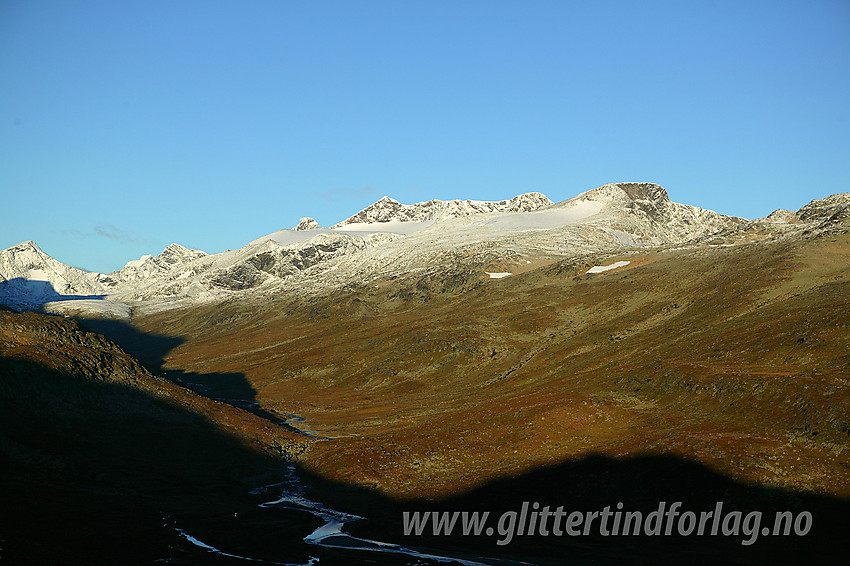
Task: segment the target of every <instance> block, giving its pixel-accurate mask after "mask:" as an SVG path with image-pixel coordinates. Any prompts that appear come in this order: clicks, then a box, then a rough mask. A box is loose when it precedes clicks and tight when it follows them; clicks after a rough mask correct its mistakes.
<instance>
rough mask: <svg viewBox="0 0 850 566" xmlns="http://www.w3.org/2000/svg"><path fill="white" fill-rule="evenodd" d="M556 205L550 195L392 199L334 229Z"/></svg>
mask: <svg viewBox="0 0 850 566" xmlns="http://www.w3.org/2000/svg"><path fill="white" fill-rule="evenodd" d="M550 204H552V201H551V200H549V198H548V197H547V196H546V195H543V194H541V193H525V194H522V195H519V196H515V197H514V198H512V199H510V200H501V201H480V200H429V201H427V202H418V203H416V204H401V203H400V202H398V201H397V200H394V199H391V198H390V197H386V196H385V197H383V198H381V200H379V201H378V202H376V203H375V204H372V205H369V206H367V207H366V208H364V209H363V210H361V211H360V212H358V213H357V214H355V215H354V216H351V217H350V218H348V219H347V220H343V221H342V222H340V223H339V224H336V225H334V226H333V227H334V228H341V227H343V226H345V225H347V224H363V223H366V224H372V223H375V222H392V221H396V222H424V221H427V220H442V219H446V218H457V217H459V216H469V215H471V214H482V213H487V212H529V211H532V210H536V209H538V208H541V207H544V206H547V205H550Z"/></svg>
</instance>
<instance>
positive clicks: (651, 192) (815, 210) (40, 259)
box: [0, 183, 850, 317]
mask: <svg viewBox="0 0 850 566" xmlns="http://www.w3.org/2000/svg"><path fill="white" fill-rule="evenodd" d="M847 224H850V193H842V194H837V195H833V196H830V197H827V198H825V199H819V200H815V201H812V202H811V203H809V204H807V205H806V206H805V207H803V208H802V209H800V210H799V211H798V212H796V213H793V212H788V211H777V212H775V213H773V214H771V215H770V216H769V217H767V218H765V219H759V220H755V221H747V220H744V219H742V218H735V217H730V216H724V215H722V214H718V213H716V212H713V211H710V210H704V209H701V208H698V207H694V206H689V205H685V204H679V203H675V202H673V201H671V200H670V199H669V197H668V195H667V192H666V191H665V190H664V188H663V187H661V186H659V185H655V184H653V183H612V184H608V185H603V186H601V187H598V188H595V189H592V190H589V191H586V192H584V193H581V194H579V195H578V196H576V197H573V198H571V199H568V200H565V201H562V202H559V203H557V204H553V203H552V201H550V200H549V199H548V198H547V197H545V196H544V195H542V194H540V193H526V194H523V195H519V196H517V197H514V198H513V199H510V200H503V201H494V202H487V201H470V200H452V201H439V200H431V201H427V202H424V203H417V204H413V205H404V204H401V203H399V202H398V201H395V200H393V199H390V198H388V197H384V198H382V199H380V200H379V201H377V202H376V203H374V204H372V205H370V206H369V207H367V208H365V209H364V210H362V211H360V212H359V213H357V214H355V215H353V216H351V217H350V218H348V219H347V220H345V221H343V222H340V223H339V224H336V225H334V226H333V227H331V228H322V227H320V226H319V225H318V223H317V222H316V221H315V220H313V219H312V218H309V217H305V218H302V219H301V222H299V224H298V225H297V226H296V227H295V228H292V229H285V230H279V231H277V232H273V233H271V234H268V235H266V236H263V237H260V238H257V239H256V240H253V241H251V242H249V243H248V244H246V245H244V246H243V247H241V248H239V249H236V250H229V251H226V252H222V253H219V254H207V253H205V252H202V251H199V250H193V249H189V248H186V247H183V246H181V245H179V244H171V245H169V246H168V247H167V248H165V250H163V251H162V253H160V254H158V255H156V256H154V255H145V256H142V257H141V258H139V259H137V260H133V261H130V262H128V263H127V264H126V265H125V266H124V267H123V268H121V269H119V270H117V271H114V272H112V273H109V274H100V273H89V272H86V271H83V270H81V269H77V268H74V267H70V266H68V265H65V264H63V263H61V262H60V261H58V260H56V259H54V258H52V257H50V256H49V255H47V254H46V253H44V252H43V251H42V250H41V249H40V248H39V247H38V246H37V245H36V244H35V242H32V241H29V242H23V243H21V244H18V245H17V246H13V247H11V248H8V249H6V250H2V251H0V304H5V305H7V306H11V307H12V308H15V309H18V310H29V309H36V308H44V309H45V310H48V311H51V312H80V311H83V312H87V313H90V314H93V315H97V316H116V317H126V316H129V315H130V313H131V307H132V308H133V309H137V310H139V309H140V310H142V311H147V310H158V309H163V308H171V307H175V306H181V305H185V304H191V303H196V302H205V301H215V300H221V299H223V298H227V297H231V296H234V295H239V294H242V293H260V294H279V293H292V294H305V293H306V294H311V293H321V292H325V291H328V290H331V289H335V288H340V287H342V286H345V285H350V284H355V285H358V284H363V283H366V282H368V281H372V280H377V279H382V278H389V277H391V276H393V275H401V274H404V273H411V272H422V273H430V272H435V273H437V272H440V271H445V270H447V269H450V268H452V267H451V266H457V265H459V264H462V265H466V266H476V268H477V269H479V270H480V271H479V273H481V277H482V279H485V278H487V277H488V276H492V275H491V274H493V273H495V274H499V275H501V274H503V273H512V272H514V271H513V268H514V267H516V266H513V265H512V264H510V263H509V262H508V260H510V259H511V258H513V259H514V260H516V261H517V263H518V264H524V263H525V261H520V259H522V258H525V257H549V258H552V259H557V258H563V257H575V256H580V255H585V254H590V253H599V252H610V253H612V254H615V253H618V252H621V251H624V250H626V249H631V248H639V247H642V246H643V247H645V246H657V245H670V244H672V245H681V244H684V243H687V242H697V243H699V242H706V241H707V240H706V239H709V240H708V241H709V242H710V243H711V245H719V244H718V243H717V241H716V238H717V237H721V236H722V237H724V238H727V239H730V238H731V235H733V234H735V233H737V232H739V231H741V230H746V229H747V228H748V227H751V226H754V225H759V226H765V227H767V229H768V230H770V231H771V232H772V233H775V234H780V235H781V234H786V235H787V234H791V235H793V234H797V233H807V232H811V231H813V230H832V229H836V226H837V227H838V229H846V227H847ZM715 235H720V236H715ZM711 238H714V240H712V239H711ZM729 241H731V240H729ZM723 242H726V243H723V245H728V241H727V240H723ZM506 262H507V263H506ZM479 266H480V267H479Z"/></svg>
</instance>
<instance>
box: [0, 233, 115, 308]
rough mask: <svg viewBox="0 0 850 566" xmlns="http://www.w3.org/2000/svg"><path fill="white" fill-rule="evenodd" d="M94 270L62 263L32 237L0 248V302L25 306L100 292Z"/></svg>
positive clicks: (16, 306)
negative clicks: (14, 244) (5, 247)
mask: <svg viewBox="0 0 850 566" xmlns="http://www.w3.org/2000/svg"><path fill="white" fill-rule="evenodd" d="M97 275H98V274H96V273H88V272H86V271H83V270H82V269H77V268H76V267H71V266H69V265H65V264H64V263H62V262H60V261H58V260H56V259H54V258H52V257H50V256H49V255H47V254H46V253H44V251H43V250H42V249H41V248H40V247H39V246H38V244H36V243H35V242H34V241H32V240H27V241H26V242H22V243H20V244H18V245H16V246H12V247H11V248H8V249H5V250H2V251H0V303H2V304H5V305H7V306H10V307H13V308H17V309H28V308H33V307H35V306H39V305H42V304H44V303H45V302H48V301H53V300H59V299H62V298H67V297H72V296H80V297H82V296H90V295H97V294H99V293H100V292H101V288H100V285H99V284H98V283H97Z"/></svg>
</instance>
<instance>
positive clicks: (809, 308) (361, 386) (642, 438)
mask: <svg viewBox="0 0 850 566" xmlns="http://www.w3.org/2000/svg"><path fill="white" fill-rule="evenodd" d="M618 259H629V260H631V261H632V264H631V265H629V266H628V267H626V268H621V269H618V270H615V271H611V272H607V273H603V274H598V275H585V274H584V272H585V271H586V269H587V267H589V265H583V264H570V263H565V264H552V265H549V266H544V267H541V268H539V269H536V270H533V271H530V272H528V273H524V274H521V275H515V276H513V277H508V278H505V279H501V280H486V279H484V277H486V276H483V274H476V273H475V272H460V273H449V274H447V275H446V277H445V278H442V279H440V278H436V279H435V278H433V277H430V278H428V279H419V280H417V279H416V278H414V277H413V276H411V277H407V278H399V279H396V280H392V281H385V282H383V283H381V284H380V285H377V286H374V285H373V286H370V287H369V288H360V289H356V290H351V291H346V292H344V293H340V294H338V295H336V296H332V297H327V298H323V299H316V300H314V301H312V302H310V303H301V304H298V303H293V302H290V301H288V300H287V299H286V298H285V297H281V298H280V299H279V300H276V301H271V302H269V301H262V302H260V301H258V302H255V303H250V302H242V303H238V304H237V303H231V304H225V305H217V306H205V307H199V308H195V309H191V310H181V311H169V312H164V313H159V314H156V315H153V316H150V317H148V318H145V319H142V320H139V321H137V325H138V327H139V328H140V329H142V330H144V331H146V332H151V333H156V334H162V335H169V336H180V337H181V338H183V339H185V342H183V343H182V344H181V345H179V346H178V347H177V348H175V349H174V350H173V351H171V352H170V353H169V354H167V355H166V357H165V360H166V366H165V367H166V368H171V369H179V370H183V371H186V372H193V373H194V374H198V375H202V374H209V373H212V372H217V373H222V374H224V373H229V372H239V373H241V374H244V376H245V379H247V381H248V382H249V383H250V385H251V387H252V388H253V389H254V390H256V392H257V399H258V400H259V401H260V402H261V403H262V405H263V407H264V408H266V409H268V410H273V411H278V412H281V413H297V414H300V415H303V416H305V417H307V419H308V421H307V422H308V423H309V425H310V426H311V427H312V428H314V429H316V430H319V431H321V432H324V433H325V434H326V435H327V436H334V437H336V438H334V439H333V440H328V441H323V442H318V443H316V444H314V445H313V446H312V447H311V448H310V450H309V451H308V452H307V453H306V455H305V457H304V460H303V461H304V463H305V465H307V466H308V467H309V468H310V469H312V470H314V471H316V472H317V473H319V474H321V475H323V476H325V477H329V478H332V479H336V480H340V481H344V482H349V483H355V484H360V485H369V486H375V487H377V488H378V489H380V490H381V491H384V492H385V493H388V494H390V495H393V496H398V497H411V496H433V497H444V496H448V495H450V494H453V493H457V492H458V491H462V490H466V489H471V488H473V487H474V486H477V485H480V484H482V483H484V482H486V481H488V480H491V479H493V478H495V477H500V476H510V475H513V474H516V473H519V472H522V471H527V470H529V469H531V468H533V467H536V466H539V465H541V464H545V463H555V462H560V461H564V460H568V459H575V458H580V457H582V456H585V455H587V454H591V453H604V454H607V455H610V456H614V457H624V456H627V455H637V454H655V453H672V454H677V455H681V456H684V457H686V458H689V459H693V460H696V461H699V462H701V463H703V464H705V465H707V466H709V467H710V468H712V469H715V470H717V471H720V472H722V473H724V474H727V475H729V476H731V477H733V478H736V479H738V480H741V481H750V482H755V483H759V484H763V485H774V486H783V487H788V488H794V489H801V490H809V491H816V492H823V493H829V494H834V495H842V496H848V495H850V481H848V461H850V457H849V456H850V452H848V447H850V436H848V426H850V417H848V413H850V411H848V408H850V389H848V387H847V385H848V377H850V355H848V352H850V308H848V307H850V235H848V234H846V233H844V234H840V233H839V234H833V235H829V236H824V237H820V238H816V239H810V240H803V241H798V242H768V243H759V244H751V245H742V246H737V247H734V248H703V249H700V250H686V251H683V250H679V251H676V250H669V251H650V252H645V253H641V254H637V255H630V256H628V257H625V256H624V257H622V258H621V257H612V258H611V261H614V260H618Z"/></svg>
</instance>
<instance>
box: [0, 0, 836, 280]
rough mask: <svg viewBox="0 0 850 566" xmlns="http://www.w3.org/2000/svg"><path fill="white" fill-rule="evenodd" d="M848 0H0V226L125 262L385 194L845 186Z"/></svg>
mask: <svg viewBox="0 0 850 566" xmlns="http://www.w3.org/2000/svg"><path fill="white" fill-rule="evenodd" d="M848 108H850V2H846V1H833V2H827V1H820V2H817V1H805V2H803V1H801V2H781V1H770V2H758V1H748V2H637V1H633V2H606V1H594V2H567V1H557V2H497V1H487V2H469V1H457V0H455V1H450V2H434V1H429V2H424V1H423V2H412V1H411V2H399V1H386V2H371V1H359V0H358V1H355V0H349V1H345V2H323V1H311V2H306V1H305V2H285V1H273V2H261V1H252V2H235V1H231V2H215V1H208V0H207V1H199V2H192V1H188V0H183V1H177V2H174V1H167V2H159V1H150V0H148V1H145V2H124V1H120V0H108V1H103V2H100V1H85V0H80V1H74V2H68V1H67V0H63V1H58V2H51V1H43V0H4V1H2V2H0V248H5V247H9V246H12V245H14V244H17V243H19V242H21V241H25V240H29V239H33V240H35V241H36V242H38V243H39V245H40V246H41V247H42V248H43V249H44V250H45V251H46V252H47V253H49V254H51V255H53V256H54V257H56V258H57V259H59V260H61V261H64V262H66V263H69V264H71V265H76V266H79V267H83V268H87V269H91V270H97V271H111V270H113V269H117V268H119V267H120V266H122V265H123V264H124V263H126V262H127V261H129V260H131V259H135V258H137V257H139V256H140V255H142V254H145V253H153V254H155V253H158V252H159V251H161V250H162V248H164V247H165V246H166V245H167V244H169V243H171V242H178V243H181V244H184V245H187V246H190V247H195V248H198V249H202V250H204V251H207V252H219V251H222V250H224V249H228V248H238V247H241V246H242V245H244V244H245V243H247V242H248V241H250V240H252V239H254V238H256V237H258V236H261V235H263V234H266V233H269V232H272V231H275V230H278V229H280V228H287V227H291V226H294V225H295V224H296V223H297V222H298V218H299V217H300V216H313V217H314V218H316V219H317V220H318V221H319V222H320V223H321V224H322V225H330V224H332V223H335V222H337V221H339V220H342V219H344V218H346V217H347V216H349V215H351V214H353V213H354V212H356V211H358V210H360V209H361V208H363V207H365V206H367V205H368V204H370V203H372V202H374V201H375V200H377V199H378V198H380V197H381V196H382V195H385V194H387V195H390V196H392V197H394V198H396V199H398V200H400V201H402V202H407V203H411V202H416V201H421V200H427V199H430V198H442V199H449V198H473V199H487V200H498V199H502V198H508V197H511V196H514V195H516V194H519V193H522V192H527V191H541V192H543V193H545V194H546V195H548V196H549V197H550V198H551V199H553V200H555V201H559V200H563V199H566V198H570V197H572V196H575V195H576V194H578V193H579V192H582V191H585V190H588V189H592V188H594V187H596V186H599V185H602V184H604V183H607V182H616V181H632V180H641V181H653V182H657V183H660V184H662V185H664V186H665V187H666V188H667V190H668V192H669V194H670V196H671V198H672V199H673V200H675V201H678V202H683V203H687V204H693V205H697V206H702V207H705V208H710V209H713V210H717V211H719V212H722V213H726V214H734V215H739V216H745V217H749V218H754V217H759V216H764V215H766V214H768V213H770V212H771V211H772V210H773V209H775V208H789V209H795V210H796V209H797V208H799V207H800V206H802V205H804V204H805V203H807V202H808V201H809V200H811V199H813V198H821V197H825V196H828V195H829V194H832V193H836V192H845V191H848V190H850V184H848V162H850V112H848Z"/></svg>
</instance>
